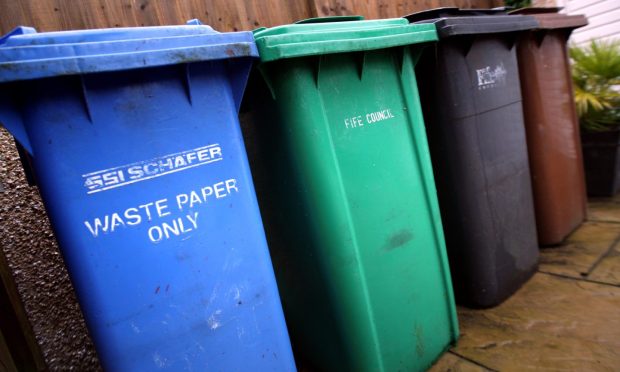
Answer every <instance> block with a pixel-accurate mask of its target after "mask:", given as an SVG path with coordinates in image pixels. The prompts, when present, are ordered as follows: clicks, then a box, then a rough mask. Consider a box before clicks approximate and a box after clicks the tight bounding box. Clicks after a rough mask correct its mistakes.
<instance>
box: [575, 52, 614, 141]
mask: <svg viewBox="0 0 620 372" xmlns="http://www.w3.org/2000/svg"><path fill="white" fill-rule="evenodd" d="M569 52H570V57H571V60H572V75H573V85H574V89H575V104H576V107H577V114H578V115H579V123H580V125H581V128H582V129H584V130H587V131H607V130H613V129H617V128H620V42H618V41H615V42H614V41H608V42H603V41H592V42H591V43H590V45H588V46H587V47H584V48H578V47H572V48H570V51H569Z"/></svg>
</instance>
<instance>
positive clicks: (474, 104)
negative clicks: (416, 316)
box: [410, 10, 538, 307]
mask: <svg viewBox="0 0 620 372" xmlns="http://www.w3.org/2000/svg"><path fill="white" fill-rule="evenodd" d="M482 14H483V15H478V14H477V11H474V12H469V11H467V12H466V11H458V10H452V12H450V13H448V14H446V15H445V18H439V19H433V18H432V17H433V16H437V13H433V11H431V12H428V13H423V14H421V15H420V14H418V15H412V16H411V17H410V18H411V20H416V21H422V22H432V23H434V24H436V25H437V30H438V34H439V36H440V41H439V42H438V43H437V45H436V47H435V48H434V49H433V48H429V49H428V50H427V51H425V53H423V55H422V57H421V60H420V62H419V63H418V67H417V75H418V76H419V77H420V92H421V93H420V94H421V98H422V106H423V110H424V115H425V120H426V130H427V135H428V141H429V146H430V150H431V159H432V161H433V169H434V172H435V180H436V183H437V190H438V196H439V204H440V207H441V215H442V221H443V224H444V232H445V234H446V245H447V250H448V257H449V260H450V268H451V270H452V278H453V285H454V291H455V296H456V299H457V302H460V303H462V304H464V305H467V306H471V307H489V306H494V305H497V304H499V303H500V302H502V301H503V300H505V299H506V298H508V297H509V296H510V295H512V294H513V293H514V292H515V291H516V290H517V289H518V288H519V287H520V286H521V285H522V284H523V283H524V282H526V281H527V280H528V279H529V278H530V277H531V275H532V274H533V273H534V272H535V270H536V267H537V263H538V245H537V242H536V225H535V220H534V218H535V217H534V210H533V204H532V190H531V184H530V172H529V165H528V156H527V147H526V139H525V128H524V126H523V113H522V106H521V91H520V89H519V71H518V66H517V59H516V50H515V45H514V42H515V39H516V37H517V35H516V34H515V33H514V31H517V30H519V29H521V28H527V27H530V28H531V26H532V25H535V23H532V22H531V21H530V20H531V19H530V18H527V17H523V16H521V18H518V19H512V18H511V17H513V16H510V17H509V16H506V15H495V16H488V15H484V14H485V13H482ZM491 14H493V13H491ZM459 15H460V16H459ZM425 16H430V17H431V19H430V20H428V21H427V20H424V19H425V18H426V17H425ZM439 16H443V14H439ZM500 31H506V32H502V33H500ZM509 31H512V32H509Z"/></svg>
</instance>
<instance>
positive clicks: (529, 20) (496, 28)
mask: <svg viewBox="0 0 620 372" xmlns="http://www.w3.org/2000/svg"><path fill="white" fill-rule="evenodd" d="M508 10H509V8H493V9H460V8H453V7H447V8H435V9H430V10H424V11H421V12H417V13H413V14H409V15H407V16H405V17H404V18H406V19H407V20H408V21H409V22H410V23H434V24H435V26H436V27H437V34H438V35H439V37H440V38H447V37H451V36H457V35H476V34H496V33H503V32H518V31H526V30H531V29H535V28H538V27H539V24H538V21H537V20H536V19H535V18H534V17H531V16H526V15H508V13H507V11H508Z"/></svg>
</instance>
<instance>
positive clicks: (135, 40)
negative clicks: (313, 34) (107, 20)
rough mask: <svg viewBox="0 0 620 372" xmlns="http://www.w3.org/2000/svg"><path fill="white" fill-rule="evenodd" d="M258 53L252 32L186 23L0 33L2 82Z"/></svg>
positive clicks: (27, 28) (0, 80) (194, 22)
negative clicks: (1, 35)
mask: <svg viewBox="0 0 620 372" xmlns="http://www.w3.org/2000/svg"><path fill="white" fill-rule="evenodd" d="M237 57H258V51H257V50H256V45H255V44H254V37H253V35H252V33H251V32H249V31H247V32H228V33H219V32H217V31H215V30H213V29H212V28H211V27H209V26H206V25H201V24H200V22H198V21H196V20H192V21H189V22H188V24H187V25H184V26H161V27H131V28H110V29H99V30H78V31H61V32H45V33H37V31H36V30H35V29H33V28H30V27H18V28H16V29H14V30H13V31H11V32H10V33H8V34H7V35H5V36H3V37H1V38H0V83H1V82H9V81H16V80H30V79H38V78H45V77H52V76H60V75H77V74H87V73H95V72H105V71H119V70H129V69H135V68H144V67H154V66H165V65H172V64H178V63H189V62H199V61H207V60H216V59H229V58H237Z"/></svg>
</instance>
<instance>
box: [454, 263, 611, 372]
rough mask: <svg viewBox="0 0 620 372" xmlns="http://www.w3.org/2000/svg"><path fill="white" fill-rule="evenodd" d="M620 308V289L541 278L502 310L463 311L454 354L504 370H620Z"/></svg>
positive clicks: (460, 314) (541, 275)
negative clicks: (458, 338) (459, 336)
mask: <svg viewBox="0 0 620 372" xmlns="http://www.w3.org/2000/svg"><path fill="white" fill-rule="evenodd" d="M619 309H620V288H619V287H615V286H610V285H605V284H597V283H590V282H585V281H581V280H575V279H570V278H564V277H558V276H555V275H550V274H544V273H537V274H535V275H534V277H533V278H532V279H531V280H530V281H529V282H528V283H527V284H526V285H525V286H523V288H521V289H520V290H519V291H518V292H517V293H516V294H515V295H514V296H513V297H512V298H510V299H508V300H507V301H506V302H504V303H503V304H501V305H500V306H498V307H496V308H493V309H486V310H471V309H465V308H459V320H460V325H461V335H462V336H461V339H460V340H459V343H458V345H457V346H456V347H455V348H454V352H455V353H457V354H458V355H462V356H463V357H465V358H467V359H469V360H473V361H475V362H477V363H479V364H481V365H484V366H486V367H488V368H491V369H493V370H498V371H525V370H543V371H566V370H572V371H618V368H619V366H620V312H619ZM449 362H450V361H447V363H449Z"/></svg>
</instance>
